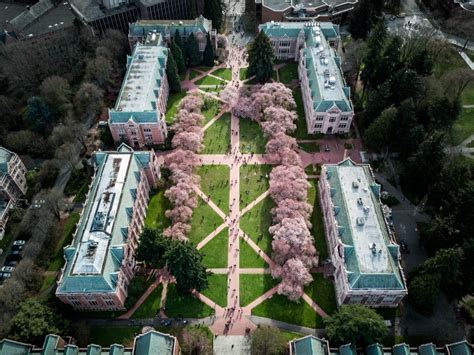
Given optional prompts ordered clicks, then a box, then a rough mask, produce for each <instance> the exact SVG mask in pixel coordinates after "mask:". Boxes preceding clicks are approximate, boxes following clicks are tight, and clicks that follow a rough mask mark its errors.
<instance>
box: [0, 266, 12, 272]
mask: <svg viewBox="0 0 474 355" xmlns="http://www.w3.org/2000/svg"><path fill="white" fill-rule="evenodd" d="M13 270H15V267H14V266H4V267H2V269H1V270H0V271H2V272H12V271H13Z"/></svg>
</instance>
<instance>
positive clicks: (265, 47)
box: [248, 31, 275, 82]
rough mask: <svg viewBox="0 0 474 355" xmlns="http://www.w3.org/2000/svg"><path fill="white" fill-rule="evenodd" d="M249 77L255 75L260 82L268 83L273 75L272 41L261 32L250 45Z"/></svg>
mask: <svg viewBox="0 0 474 355" xmlns="http://www.w3.org/2000/svg"><path fill="white" fill-rule="evenodd" d="M248 52H249V54H248V61H249V68H248V76H249V77H251V76H253V75H255V77H256V79H257V80H258V81H259V82H265V81H268V80H269V79H270V78H271V77H272V74H273V59H274V57H275V56H274V54H273V48H272V45H271V43H270V39H269V38H268V36H267V35H266V34H265V33H264V32H263V31H260V32H259V33H258V35H257V36H256V37H255V39H254V40H253V42H252V43H251V44H250V49H249V51H248Z"/></svg>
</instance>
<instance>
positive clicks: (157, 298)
mask: <svg viewBox="0 0 474 355" xmlns="http://www.w3.org/2000/svg"><path fill="white" fill-rule="evenodd" d="M162 291H163V285H161V284H160V285H158V286H157V287H156V288H155V289H154V290H153V292H152V293H150V295H149V296H148V298H147V299H146V300H145V302H143V303H142V305H141V306H140V307H138V309H137V310H136V311H135V313H133V315H132V318H134V319H140V318H154V317H155V316H156V314H157V313H158V312H159V310H160V304H161V293H162Z"/></svg>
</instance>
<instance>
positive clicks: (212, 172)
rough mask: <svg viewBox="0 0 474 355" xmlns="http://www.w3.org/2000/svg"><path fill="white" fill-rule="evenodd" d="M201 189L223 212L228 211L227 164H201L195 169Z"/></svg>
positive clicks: (228, 176) (228, 172)
mask: <svg viewBox="0 0 474 355" xmlns="http://www.w3.org/2000/svg"><path fill="white" fill-rule="evenodd" d="M197 172H198V174H199V176H200V177H201V191H202V192H204V193H205V194H206V195H207V196H209V197H210V198H211V201H212V202H214V203H215V204H216V205H217V206H218V207H219V208H220V209H221V210H222V212H224V213H227V212H228V211H229V178H230V169H229V167H228V166H227V165H202V166H200V167H199V168H198V169H197Z"/></svg>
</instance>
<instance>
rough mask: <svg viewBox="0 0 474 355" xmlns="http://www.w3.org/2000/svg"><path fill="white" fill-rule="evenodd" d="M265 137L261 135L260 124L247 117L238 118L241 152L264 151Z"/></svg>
mask: <svg viewBox="0 0 474 355" xmlns="http://www.w3.org/2000/svg"><path fill="white" fill-rule="evenodd" d="M266 143H267V139H266V138H265V137H264V136H263V131H262V128H261V127H260V125H259V124H258V123H257V122H255V121H252V120H249V119H241V120H240V152H241V153H243V154H247V153H255V154H262V153H265V144H266Z"/></svg>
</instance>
